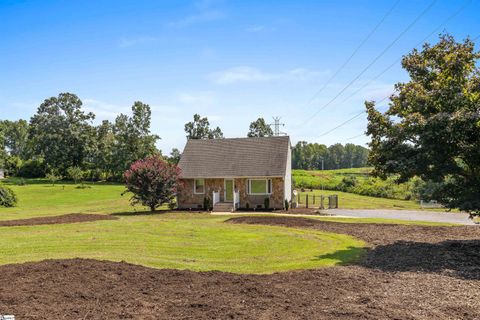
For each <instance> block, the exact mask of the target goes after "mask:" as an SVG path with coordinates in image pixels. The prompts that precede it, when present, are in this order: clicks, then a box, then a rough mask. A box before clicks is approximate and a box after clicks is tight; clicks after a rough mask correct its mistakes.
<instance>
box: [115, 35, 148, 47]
mask: <svg viewBox="0 0 480 320" xmlns="http://www.w3.org/2000/svg"><path fill="white" fill-rule="evenodd" d="M156 40H157V38H155V37H152V36H138V37H133V38H122V39H121V40H120V44H119V46H120V47H121V48H127V47H132V46H135V45H137V44H142V43H146V42H153V41H156Z"/></svg>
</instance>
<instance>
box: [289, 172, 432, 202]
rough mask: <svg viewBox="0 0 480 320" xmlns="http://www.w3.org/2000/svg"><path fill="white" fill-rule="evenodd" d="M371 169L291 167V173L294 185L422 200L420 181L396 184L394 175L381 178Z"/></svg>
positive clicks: (382, 196) (373, 195)
mask: <svg viewBox="0 0 480 320" xmlns="http://www.w3.org/2000/svg"><path fill="white" fill-rule="evenodd" d="M371 171H372V169H371V168H356V169H339V170H313V171H306V170H293V172H292V176H293V181H294V187H296V188H308V189H326V190H338V191H344V192H350V193H356V194H360V195H365V196H372V197H381V198H390V199H402V200H410V199H425V198H424V197H423V196H424V195H423V194H422V193H421V192H420V190H421V188H420V186H422V185H423V184H424V182H423V181H421V179H419V178H413V179H411V180H409V181H407V182H405V183H401V184H398V183H397V182H396V181H395V180H396V178H395V176H392V177H389V178H388V179H385V180H384V179H380V178H376V177H374V176H373V175H372V174H371Z"/></svg>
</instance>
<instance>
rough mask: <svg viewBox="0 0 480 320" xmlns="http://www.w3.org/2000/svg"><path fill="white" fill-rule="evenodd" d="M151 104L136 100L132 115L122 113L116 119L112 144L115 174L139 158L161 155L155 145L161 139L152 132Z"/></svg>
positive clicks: (121, 171)
mask: <svg viewBox="0 0 480 320" xmlns="http://www.w3.org/2000/svg"><path fill="white" fill-rule="evenodd" d="M150 125H151V109H150V106H149V105H147V104H144V103H142V102H140V101H136V102H135V103H134V104H133V106H132V116H131V117H128V116H126V115H124V114H120V115H119V116H118V117H117V118H116V119H115V124H114V126H113V134H114V136H115V142H114V145H113V146H112V162H113V171H114V172H115V174H120V173H123V172H124V171H125V170H127V169H128V168H129V167H130V165H131V164H132V163H133V162H135V161H137V160H138V159H143V158H145V157H149V156H154V155H159V154H160V152H159V151H158V150H157V148H156V147H155V143H156V141H157V140H158V139H159V137H158V136H157V135H154V134H152V133H151V132H150Z"/></svg>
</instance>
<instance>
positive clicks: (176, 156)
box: [167, 148, 182, 164]
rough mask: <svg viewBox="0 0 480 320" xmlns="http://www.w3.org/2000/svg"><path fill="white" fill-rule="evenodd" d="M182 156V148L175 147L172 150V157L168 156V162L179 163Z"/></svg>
mask: <svg viewBox="0 0 480 320" xmlns="http://www.w3.org/2000/svg"><path fill="white" fill-rule="evenodd" d="M181 156H182V154H181V152H180V150H178V149H177V148H173V149H172V152H170V157H168V158H167V160H168V162H170V163H172V164H178V163H179V162H180V157H181Z"/></svg>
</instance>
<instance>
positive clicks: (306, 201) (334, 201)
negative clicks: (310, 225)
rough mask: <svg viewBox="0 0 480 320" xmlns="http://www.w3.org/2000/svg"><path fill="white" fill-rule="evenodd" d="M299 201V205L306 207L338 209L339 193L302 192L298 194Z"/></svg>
mask: <svg viewBox="0 0 480 320" xmlns="http://www.w3.org/2000/svg"><path fill="white" fill-rule="evenodd" d="M296 197H297V203H298V206H299V207H304V208H319V209H337V208H338V195H336V194H332V195H329V196H324V195H318V194H311V193H302V192H299V193H298V194H297V196H296Z"/></svg>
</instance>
